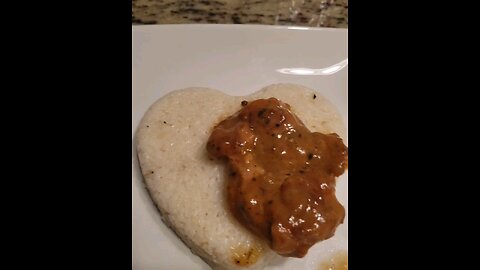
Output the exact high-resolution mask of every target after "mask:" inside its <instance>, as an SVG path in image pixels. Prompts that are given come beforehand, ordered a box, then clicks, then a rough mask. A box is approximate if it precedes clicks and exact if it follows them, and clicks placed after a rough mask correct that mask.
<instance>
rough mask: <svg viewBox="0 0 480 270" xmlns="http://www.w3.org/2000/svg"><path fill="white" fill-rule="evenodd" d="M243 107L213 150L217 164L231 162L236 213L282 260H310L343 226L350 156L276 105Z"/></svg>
mask: <svg viewBox="0 0 480 270" xmlns="http://www.w3.org/2000/svg"><path fill="white" fill-rule="evenodd" d="M242 105H243V108H242V109H241V110H240V111H239V112H237V113H236V114H234V115H232V116H230V117H229V118H227V119H225V120H223V121H222V122H220V123H219V124H218V125H217V126H216V127H215V128H214V130H213V132H212V134H211V135H210V138H209V140H208V142H207V151H208V153H209V155H210V156H211V157H212V158H219V159H226V160H228V164H229V179H228V183H227V200H228V205H229V208H230V210H231V212H232V213H233V215H234V216H235V217H236V219H237V220H239V221H240V222H241V223H242V224H243V225H244V226H246V227H247V228H248V229H249V230H250V231H252V232H253V233H255V234H257V235H259V236H261V237H263V238H265V239H266V240H268V242H269V244H270V246H271V248H272V249H273V250H274V251H275V252H277V253H278V254H280V255H283V256H289V257H299V258H301V257H304V256H305V255H306V254H307V252H308V249H309V248H310V247H311V246H312V245H314V244H315V243H317V242H319V241H322V240H325V239H328V238H330V237H332V236H333V235H334V233H335V230H336V228H337V226H338V225H339V224H341V223H343V220H344V218H345V209H344V207H343V206H342V205H341V204H340V203H339V202H338V200H337V198H336V196H335V181H336V177H337V176H339V175H341V174H343V172H344V171H345V170H346V168H347V166H348V165H347V164H348V149H347V147H346V146H345V145H344V143H343V141H342V139H341V138H340V137H339V136H338V135H337V134H322V133H318V132H313V133H312V132H310V131H309V130H308V129H307V127H305V125H304V124H303V123H302V121H301V120H300V119H298V118H297V117H296V116H295V115H294V114H293V113H292V112H291V111H290V106H289V105H288V104H286V103H283V102H281V101H279V100H277V99H275V98H269V99H259V100H255V101H252V102H249V103H248V104H245V102H244V103H243V104H242Z"/></svg>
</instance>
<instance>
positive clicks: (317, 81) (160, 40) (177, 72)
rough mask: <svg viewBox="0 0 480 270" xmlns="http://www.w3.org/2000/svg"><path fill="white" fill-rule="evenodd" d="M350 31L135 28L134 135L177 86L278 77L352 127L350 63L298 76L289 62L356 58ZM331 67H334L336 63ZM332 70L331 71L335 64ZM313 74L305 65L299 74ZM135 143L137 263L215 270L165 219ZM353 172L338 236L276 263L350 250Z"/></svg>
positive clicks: (304, 265) (221, 85)
mask: <svg viewBox="0 0 480 270" xmlns="http://www.w3.org/2000/svg"><path fill="white" fill-rule="evenodd" d="M347 36H348V31H347V30H344V29H319V28H303V27H278V26H252V25H250V26H247V25H154V26H133V27H132V139H133V136H134V134H135V130H136V128H137V125H138V123H139V121H140V120H141V117H142V116H143V114H144V113H145V111H146V110H147V108H148V107H149V106H150V105H151V104H152V103H153V102H154V101H155V100H157V99H158V98H160V97H161V96H163V95H165V94H166V93H168V92H169V91H172V90H175V89H180V88H185V87H191V86H205V87H210V88H215V89H219V90H223V91H225V93H228V94H231V95H247V94H249V93H251V92H255V91H257V90H259V89H260V88H262V87H263V86H266V85H269V84H273V83H282V82H283V83H297V84H301V85H305V86H307V87H310V88H313V89H315V90H317V91H318V92H319V93H321V94H322V95H324V96H325V97H327V98H328V99H329V100H330V101H331V102H332V103H334V104H335V105H336V106H337V107H338V109H339V110H340V112H341V113H342V115H343V117H344V120H345V123H346V124H347V125H348V114H347V113H348V110H347V105H348V100H347V94H348V81H347V76H348V68H343V69H341V70H339V71H338V72H335V73H333V74H330V73H329V72H323V73H321V74H330V75H308V76H305V75H303V76H301V75H290V74H283V73H280V72H279V71H278V70H281V69H284V68H326V67H329V66H332V65H334V64H336V63H340V62H341V61H342V60H345V59H347V58H348V55H347V48H348V37H347ZM329 70H331V69H329ZM327 71H328V70H327ZM298 72H300V73H309V71H308V70H307V71H305V70H300V71H298V70H297V73H298ZM142 181H143V180H142V176H141V174H140V171H139V168H138V165H137V160H136V153H135V149H134V147H133V143H132V268H133V269H138V270H140V269H192V270H194V269H210V268H209V267H208V265H207V264H205V263H204V262H203V261H202V260H201V259H200V258H198V257H197V256H195V255H193V254H192V253H191V252H190V250H189V249H188V248H187V247H186V246H185V245H184V244H183V243H182V242H181V241H180V240H179V239H178V238H177V237H176V236H175V234H174V233H173V232H172V231H170V230H169V229H168V228H167V227H166V226H165V225H164V224H163V222H162V221H161V219H160V216H159V214H158V212H157V210H156V209H155V207H154V205H153V204H152V201H151V200H150V198H149V197H148V194H147V193H146V191H145V189H144V185H143V182H142ZM347 194H348V174H347V173H346V174H344V175H343V176H342V177H341V179H340V180H339V183H338V185H337V195H338V197H339V200H340V202H341V203H342V204H343V205H344V206H345V208H346V210H347V217H346V219H345V223H344V224H343V225H340V227H339V228H338V229H337V232H336V234H335V236H334V237H333V238H331V239H328V240H326V241H323V242H321V243H319V244H317V245H315V246H314V247H313V248H311V249H310V251H309V253H308V255H307V256H306V257H305V258H303V259H292V258H289V259H287V260H283V261H282V262H277V263H276V265H275V267H269V268H268V269H273V268H275V269H318V267H319V264H320V263H321V262H322V261H325V260H327V259H329V257H330V256H331V255H332V254H333V252H335V251H338V250H348V200H347V199H348V198H347Z"/></svg>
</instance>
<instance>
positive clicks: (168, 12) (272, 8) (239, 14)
mask: <svg viewBox="0 0 480 270" xmlns="http://www.w3.org/2000/svg"><path fill="white" fill-rule="evenodd" d="M132 23H133V24H181V23H221V24H232V23H233V24H272V25H299V26H313V27H315V26H319V27H335V28H348V0H263V1H261V0H190V1H188V0H132Z"/></svg>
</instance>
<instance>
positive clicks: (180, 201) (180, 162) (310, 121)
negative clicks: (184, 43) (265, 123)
mask: <svg viewBox="0 0 480 270" xmlns="http://www.w3.org/2000/svg"><path fill="white" fill-rule="evenodd" d="M314 94H315V95H316V98H315V99H313V95H314ZM270 97H276V98H277V99H279V100H281V101H283V102H286V103H288V104H290V105H291V107H292V111H293V112H294V113H295V114H296V115H297V116H298V117H299V118H300V119H301V120H302V121H303V122H304V123H305V125H306V126H307V127H308V128H309V129H310V130H311V131H318V132H323V133H332V132H335V133H337V134H339V135H340V136H341V137H342V138H344V139H345V135H346V132H345V126H344V124H343V121H342V119H341V116H340V114H339V113H338V111H337V110H336V108H335V107H334V106H333V105H332V104H331V103H330V102H329V101H328V100H326V99H325V98H324V97H322V96H321V95H319V94H318V93H315V92H314V91H313V90H311V89H308V88H306V87H302V86H299V85H294V84H275V85H270V86H267V87H265V88H263V89H261V90H260V91H258V92H255V93H253V94H251V95H250V96H245V97H234V96H229V95H226V94H224V93H222V92H220V91H217V90H213V89H209V88H198V87H197V88H187V89H182V90H177V91H174V92H171V93H169V94H168V95H165V96H164V97H162V98H160V99H159V100H157V101H156V102H155V103H154V104H153V105H152V106H151V107H150V108H149V110H148V111H147V112H146V113H145V115H144V117H143V119H142V121H141V123H140V125H139V127H138V131H137V134H136V135H137V136H136V144H137V153H138V159H139V162H140V167H141V171H142V174H143V177H144V180H145V183H146V187H147V189H148V191H149V193H150V196H151V198H152V199H153V201H154V202H155V204H156V206H157V207H158V209H159V210H160V212H161V215H162V218H163V220H164V222H165V223H166V224H167V225H169V226H170V228H171V229H172V230H174V231H175V233H176V234H177V235H178V236H179V237H180V238H181V239H182V240H183V241H184V242H185V244H186V245H187V246H188V247H189V248H190V249H191V251H192V252H193V253H195V254H197V255H199V256H200V257H201V258H202V259H203V260H204V261H205V262H207V263H208V264H209V265H210V266H211V267H212V268H213V269H249V270H250V269H262V268H264V267H265V266H266V265H268V263H269V261H270V260H271V259H272V258H273V257H274V256H276V254H275V253H274V252H273V251H271V250H270V248H269V247H268V245H267V244H266V243H265V242H264V241H263V240H261V239H259V238H257V237H256V236H255V235H253V234H252V233H250V232H249V231H248V230H247V229H245V228H244V227H243V226H242V225H241V224H240V223H239V222H237V221H236V220H235V219H234V218H233V216H232V215H231V213H230V212H229V210H228V207H227V202H226V194H225V193H226V190H225V184H226V180H225V179H226V178H225V174H224V165H223V164H222V163H221V162H218V161H212V160H209V158H208V155H207V151H206V147H205V144H206V142H207V140H208V137H209V136H210V133H211V131H212V129H213V127H214V126H215V125H216V124H217V123H218V122H220V121H221V120H223V119H224V118H226V117H228V116H230V115H232V114H234V113H235V112H237V111H238V110H240V109H241V101H242V100H247V101H251V100H255V99H260V98H270ZM247 255H248V257H247Z"/></svg>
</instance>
